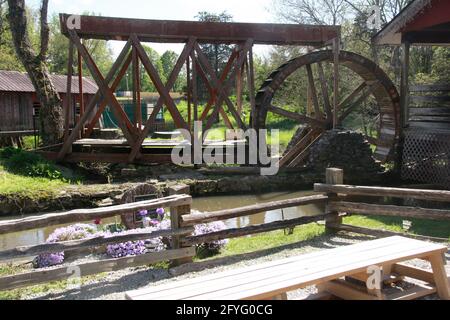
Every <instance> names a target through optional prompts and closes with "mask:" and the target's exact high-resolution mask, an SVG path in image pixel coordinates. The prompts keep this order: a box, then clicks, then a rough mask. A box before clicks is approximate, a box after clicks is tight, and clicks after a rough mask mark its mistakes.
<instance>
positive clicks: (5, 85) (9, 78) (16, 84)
mask: <svg viewBox="0 0 450 320" xmlns="http://www.w3.org/2000/svg"><path fill="white" fill-rule="evenodd" d="M50 78H51V80H52V82H53V85H54V86H55V88H56V90H57V91H58V92H59V93H66V92H67V76H63V75H56V74H52V75H50ZM97 90H98V87H97V85H96V84H95V82H94V81H93V80H91V79H89V78H86V77H83V92H84V93H86V94H95V93H97ZM0 91H8V92H35V90H34V87H33V84H32V83H31V80H30V78H29V76H28V74H27V73H23V72H18V71H5V70H0ZM72 93H75V94H76V93H79V88H78V77H77V76H74V77H73V78H72Z"/></svg>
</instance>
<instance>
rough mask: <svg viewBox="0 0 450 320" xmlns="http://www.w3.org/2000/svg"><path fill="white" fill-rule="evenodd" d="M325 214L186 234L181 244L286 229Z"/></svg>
mask: <svg viewBox="0 0 450 320" xmlns="http://www.w3.org/2000/svg"><path fill="white" fill-rule="evenodd" d="M326 216H327V215H319V216H312V217H301V218H296V219H289V220H283V221H275V222H271V223H265V224H261V225H255V226H249V227H242V228H233V229H227V230H222V231H217V232H213V233H208V234H205V235H200V236H188V237H186V238H184V240H183V242H182V244H183V245H186V246H190V245H195V244H200V243H205V242H210V241H216V240H222V239H232V238H239V237H243V236H248V235H252V234H257V233H263V232H270V231H275V230H280V229H286V228H291V227H296V226H299V225H305V224H309V223H312V222H318V221H322V220H325V218H326Z"/></svg>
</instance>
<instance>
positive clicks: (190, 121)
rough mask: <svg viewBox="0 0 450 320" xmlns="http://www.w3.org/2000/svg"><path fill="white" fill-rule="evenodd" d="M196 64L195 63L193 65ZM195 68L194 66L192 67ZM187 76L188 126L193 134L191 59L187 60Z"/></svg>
mask: <svg viewBox="0 0 450 320" xmlns="http://www.w3.org/2000/svg"><path fill="white" fill-rule="evenodd" d="M192 64H194V63H192ZM192 67H194V66H192ZM186 76H187V104H188V105H187V108H188V109H187V112H188V126H189V131H191V132H192V105H191V102H192V82H191V62H190V57H189V56H188V57H187V59H186Z"/></svg>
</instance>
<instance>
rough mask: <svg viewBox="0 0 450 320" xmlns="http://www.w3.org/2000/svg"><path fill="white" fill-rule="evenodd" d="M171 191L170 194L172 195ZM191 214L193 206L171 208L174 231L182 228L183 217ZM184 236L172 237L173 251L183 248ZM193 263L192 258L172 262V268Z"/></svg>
mask: <svg viewBox="0 0 450 320" xmlns="http://www.w3.org/2000/svg"><path fill="white" fill-rule="evenodd" d="M172 192H173V191H171V192H170V193H172ZM190 213H191V205H183V206H177V207H171V208H170V224H171V228H172V230H174V231H175V230H177V229H180V228H181V216H183V215H188V214H190ZM183 238H184V237H183V236H173V237H172V249H181V248H183V246H182V245H181V242H182V240H183ZM190 262H192V257H188V258H182V259H177V260H173V261H171V267H176V266H179V265H182V264H185V263H190Z"/></svg>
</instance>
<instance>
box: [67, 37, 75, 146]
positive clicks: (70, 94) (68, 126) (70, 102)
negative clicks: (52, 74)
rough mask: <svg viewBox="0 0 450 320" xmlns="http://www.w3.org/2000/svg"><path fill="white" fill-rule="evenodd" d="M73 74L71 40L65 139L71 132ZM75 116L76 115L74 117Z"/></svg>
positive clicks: (70, 43) (70, 44)
mask: <svg viewBox="0 0 450 320" xmlns="http://www.w3.org/2000/svg"><path fill="white" fill-rule="evenodd" d="M72 74H73V43H72V42H71V41H70V42H69V59H68V62H67V93H66V106H65V107H66V109H65V110H64V111H65V112H64V117H65V118H64V141H66V140H67V138H68V137H69V132H70V114H71V112H70V111H71V109H72ZM74 118H75V117H74Z"/></svg>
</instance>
